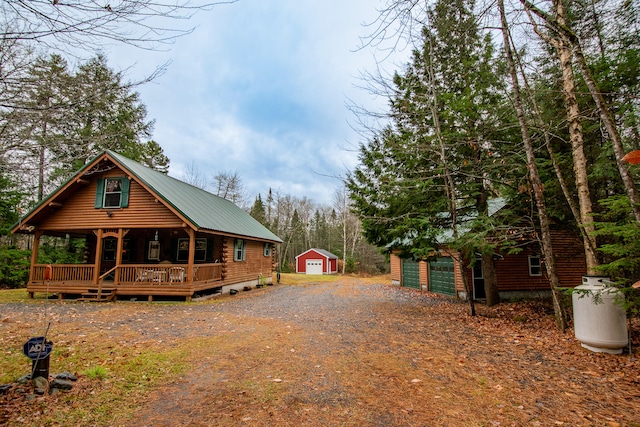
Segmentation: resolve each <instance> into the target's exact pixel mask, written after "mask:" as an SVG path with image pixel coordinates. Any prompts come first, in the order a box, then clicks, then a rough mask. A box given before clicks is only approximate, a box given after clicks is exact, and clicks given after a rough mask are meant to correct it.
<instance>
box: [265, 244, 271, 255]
mask: <svg viewBox="0 0 640 427" xmlns="http://www.w3.org/2000/svg"><path fill="white" fill-rule="evenodd" d="M264 256H271V243H265V244H264Z"/></svg>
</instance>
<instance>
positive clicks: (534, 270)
mask: <svg viewBox="0 0 640 427" xmlns="http://www.w3.org/2000/svg"><path fill="white" fill-rule="evenodd" d="M529 276H542V261H541V260H540V255H529Z"/></svg>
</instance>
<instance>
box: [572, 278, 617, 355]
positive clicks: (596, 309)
mask: <svg viewBox="0 0 640 427" xmlns="http://www.w3.org/2000/svg"><path fill="white" fill-rule="evenodd" d="M608 282H609V278H608V277H602V276H584V277H583V278H582V285H580V286H576V291H574V292H573V295H572V302H573V325H574V331H575V335H576V339H577V340H578V341H580V342H581V343H582V346H583V347H584V348H587V349H589V350H591V351H597V352H603V353H611V354H620V353H622V349H623V348H624V347H626V346H627V344H628V342H629V337H628V334H627V315H626V313H625V311H624V308H623V307H622V305H621V304H620V303H621V302H622V300H624V295H622V292H620V291H619V290H618V289H616V288H614V287H611V286H607V283H608ZM587 291H588V293H585V292H587Z"/></svg>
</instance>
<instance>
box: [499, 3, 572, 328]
mask: <svg viewBox="0 0 640 427" xmlns="http://www.w3.org/2000/svg"><path fill="white" fill-rule="evenodd" d="M498 6H499V8H500V18H501V22H502V36H503V38H504V45H505V47H504V49H505V56H506V58H507V64H508V67H509V73H510V75H511V80H512V90H513V101H514V105H515V107H516V114H517V116H518V122H519V123H520V131H521V133H522V140H523V143H524V146H525V151H526V153H527V167H528V169H529V179H530V181H531V185H532V187H533V195H534V198H535V202H536V206H537V209H538V217H539V219H540V229H541V246H542V251H543V253H544V258H545V266H546V269H547V274H548V275H549V281H550V285H551V295H552V297H553V309H554V312H555V319H556V325H557V327H558V329H560V330H565V329H566V327H567V315H566V312H565V310H564V307H563V306H562V303H561V301H560V291H559V287H560V280H559V279H558V274H557V271H556V262H555V256H554V253H553V246H552V243H551V230H550V227H549V218H548V216H547V209H546V205H545V201H544V195H543V191H542V183H541V181H540V176H539V174H538V167H537V166H536V163H535V156H534V150H533V144H532V142H531V137H530V135H529V128H528V126H527V123H526V120H525V114H524V108H523V106H522V101H521V99H520V83H519V82H518V73H517V68H516V65H515V61H514V59H513V54H512V52H511V34H510V32H509V27H508V25H507V18H506V15H505V12H504V0H498Z"/></svg>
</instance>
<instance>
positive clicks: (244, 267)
mask: <svg viewBox="0 0 640 427" xmlns="http://www.w3.org/2000/svg"><path fill="white" fill-rule="evenodd" d="M225 240H227V242H226V246H225V247H224V248H225V251H226V252H227V254H226V256H225V257H224V259H225V260H226V262H225V264H224V265H225V267H226V268H225V271H226V276H225V277H224V278H223V284H232V283H240V282H245V281H248V280H254V279H255V280H256V281H257V280H258V276H259V275H260V274H262V275H263V276H271V273H272V271H273V270H272V267H273V259H272V256H264V243H263V242H257V241H253V240H245V250H246V253H245V260H244V261H234V260H233V250H234V239H231V238H227V239H225Z"/></svg>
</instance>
